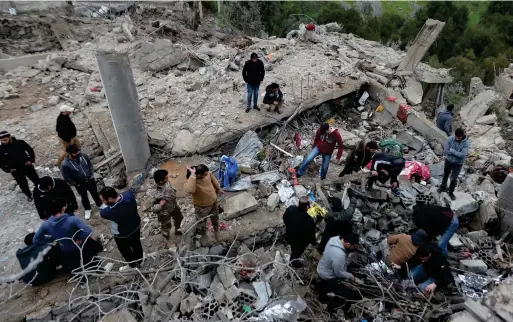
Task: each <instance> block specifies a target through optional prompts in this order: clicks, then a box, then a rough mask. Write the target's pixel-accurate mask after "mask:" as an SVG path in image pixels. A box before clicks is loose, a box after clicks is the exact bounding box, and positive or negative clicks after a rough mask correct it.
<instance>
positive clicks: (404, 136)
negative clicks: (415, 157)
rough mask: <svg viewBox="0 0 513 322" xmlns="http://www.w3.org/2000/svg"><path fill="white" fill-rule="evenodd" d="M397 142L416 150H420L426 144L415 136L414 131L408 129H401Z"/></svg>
mask: <svg viewBox="0 0 513 322" xmlns="http://www.w3.org/2000/svg"><path fill="white" fill-rule="evenodd" d="M396 140H397V142H399V143H401V144H404V145H406V146H408V147H410V148H412V149H414V150H415V151H420V150H421V149H422V147H423V146H424V142H423V141H421V140H420V139H418V138H417V137H415V136H414V135H413V134H412V133H410V132H407V131H401V132H399V134H397V138H396Z"/></svg>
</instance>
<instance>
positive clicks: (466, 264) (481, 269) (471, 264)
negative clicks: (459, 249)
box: [460, 259, 488, 274]
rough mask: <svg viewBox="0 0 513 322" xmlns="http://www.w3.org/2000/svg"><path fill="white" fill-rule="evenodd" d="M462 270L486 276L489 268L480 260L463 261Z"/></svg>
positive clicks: (461, 262) (461, 263)
mask: <svg viewBox="0 0 513 322" xmlns="http://www.w3.org/2000/svg"><path fill="white" fill-rule="evenodd" d="M460 269H462V270H464V271H467V272H471V273H476V274H486V270H488V266H486V264H485V263H484V262H483V261H482V260H480V259H463V260H460Z"/></svg>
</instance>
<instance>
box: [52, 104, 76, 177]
mask: <svg viewBox="0 0 513 322" xmlns="http://www.w3.org/2000/svg"><path fill="white" fill-rule="evenodd" d="M74 110H75V109H74V108H73V107H71V106H69V105H66V104H63V105H61V107H60V108H59V111H60V114H59V116H58V117H57V126H56V127H55V130H56V131H57V135H58V137H59V141H60V142H61V144H62V151H61V153H60V154H59V158H58V160H57V166H58V167H60V166H61V164H62V161H63V160H64V158H65V157H66V148H67V147H68V146H70V145H75V146H76V147H77V148H79V149H80V147H81V143H80V141H79V140H78V138H77V128H76V127H75V124H74V123H73V121H72V120H71V117H70V115H71V113H73V111H74Z"/></svg>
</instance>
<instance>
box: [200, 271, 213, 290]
mask: <svg viewBox="0 0 513 322" xmlns="http://www.w3.org/2000/svg"><path fill="white" fill-rule="evenodd" d="M211 284H212V274H211V273H207V274H202V275H200V276H198V288H199V289H201V290H206V289H208V288H209V287H210V285H211Z"/></svg>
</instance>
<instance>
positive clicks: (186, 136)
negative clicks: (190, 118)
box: [172, 130, 196, 157]
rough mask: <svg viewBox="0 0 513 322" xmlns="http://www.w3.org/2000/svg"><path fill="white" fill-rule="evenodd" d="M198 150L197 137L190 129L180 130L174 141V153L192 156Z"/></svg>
mask: <svg viewBox="0 0 513 322" xmlns="http://www.w3.org/2000/svg"><path fill="white" fill-rule="evenodd" d="M195 152H196V143H195V138H194V137H193V136H192V134H191V132H189V131H188V130H180V131H179V132H178V134H177V135H176V137H175V139H174V141H173V150H172V153H173V154H174V155H176V156H179V157H181V156H190V155H192V154H194V153H195Z"/></svg>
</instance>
